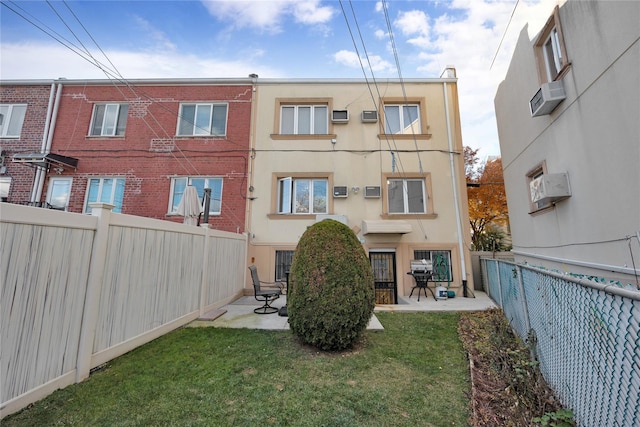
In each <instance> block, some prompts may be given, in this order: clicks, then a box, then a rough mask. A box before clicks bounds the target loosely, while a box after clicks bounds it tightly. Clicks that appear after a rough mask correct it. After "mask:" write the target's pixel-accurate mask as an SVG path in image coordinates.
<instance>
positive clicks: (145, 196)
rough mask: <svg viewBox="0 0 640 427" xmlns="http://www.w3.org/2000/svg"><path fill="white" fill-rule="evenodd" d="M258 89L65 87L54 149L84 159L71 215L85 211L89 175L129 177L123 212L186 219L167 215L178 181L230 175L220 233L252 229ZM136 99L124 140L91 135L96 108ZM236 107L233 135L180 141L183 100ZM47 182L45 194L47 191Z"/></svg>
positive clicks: (217, 221) (217, 220)
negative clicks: (249, 206)
mask: <svg viewBox="0 0 640 427" xmlns="http://www.w3.org/2000/svg"><path fill="white" fill-rule="evenodd" d="M251 96H252V88H251V86H249V85H243V86H212V85H193V86H186V85H171V86H136V87H135V88H134V89H133V90H132V89H130V88H128V87H126V86H119V87H115V86H113V85H105V86H95V85H65V87H64V88H63V92H62V99H61V102H60V108H59V112H58V118H57V123H56V128H55V134H54V139H53V144H52V148H51V151H52V152H54V153H57V154H62V155H64V156H69V157H74V158H77V159H78V169H77V171H75V172H72V171H65V172H63V173H62V175H63V176H64V175H71V176H73V184H72V191H71V199H70V203H69V211H71V212H82V209H83V204H84V200H85V195H86V188H87V182H88V178H90V177H109V176H121V177H124V178H125V179H126V181H125V195H124V202H123V210H122V212H123V213H126V214H131V215H140V216H145V217H150V218H158V219H165V220H171V221H177V222H182V218H181V217H171V216H168V215H167V212H168V205H169V196H170V194H169V191H170V185H171V179H170V178H171V177H172V176H219V177H223V194H222V213H221V215H220V216H214V217H211V219H210V221H209V223H210V224H211V226H212V227H213V228H216V229H219V230H225V231H232V232H236V231H240V232H242V231H244V221H245V210H246V208H245V206H246V198H245V197H246V194H245V192H246V176H247V162H248V153H249V136H250V122H251ZM105 101H114V102H115V101H117V102H122V101H127V102H129V114H128V118H127V125H126V130H125V135H124V136H123V137H95V136H87V135H88V133H89V125H90V122H91V115H92V112H93V105H94V103H97V102H105ZM187 101H203V102H208V101H213V102H218V101H222V102H227V103H228V106H229V107H228V119H227V135H226V137H221V138H214V137H208V138H202V137H197V138H194V137H176V136H175V134H176V127H177V121H178V111H179V106H180V102H187ZM46 185H47V183H45V190H44V191H43V193H46Z"/></svg>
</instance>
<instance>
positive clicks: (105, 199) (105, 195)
mask: <svg viewBox="0 0 640 427" xmlns="http://www.w3.org/2000/svg"><path fill="white" fill-rule="evenodd" d="M123 200H124V178H91V179H89V184H88V186H87V198H86V202H85V204H84V212H85V213H91V207H89V203H95V202H102V203H109V204H112V205H114V206H115V208H113V212H117V213H121V212H122V201H123Z"/></svg>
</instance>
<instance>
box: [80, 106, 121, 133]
mask: <svg viewBox="0 0 640 427" xmlns="http://www.w3.org/2000/svg"><path fill="white" fill-rule="evenodd" d="M101 107H104V111H102V112H101V115H102V117H101V120H100V121H99V123H100V124H99V125H98V124H97V123H98V110H99V109H100V108H101ZM128 114H129V104H127V103H116V102H109V103H98V104H95V105H94V106H93V113H92V114H91V124H90V125H89V136H124V132H125V128H126V126H127V116H128ZM98 126H99V127H98ZM94 127H95V129H94Z"/></svg>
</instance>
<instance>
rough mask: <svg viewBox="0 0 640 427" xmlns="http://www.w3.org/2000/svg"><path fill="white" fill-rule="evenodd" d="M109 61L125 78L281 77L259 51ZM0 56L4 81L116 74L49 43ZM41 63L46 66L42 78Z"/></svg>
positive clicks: (139, 55) (6, 48)
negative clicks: (241, 55)
mask: <svg viewBox="0 0 640 427" xmlns="http://www.w3.org/2000/svg"><path fill="white" fill-rule="evenodd" d="M105 53H106V54H107V56H108V57H109V60H111V62H113V64H115V66H116V67H117V72H119V73H120V74H122V76H123V77H124V78H125V79H138V78H140V79H146V78H192V77H193V78H224V77H243V76H248V75H249V74H250V73H258V74H260V75H268V76H270V77H274V78H277V77H280V76H282V73H281V72H280V71H278V70H275V69H272V68H270V67H269V66H264V65H260V64H258V63H257V62H255V61H254V60H255V58H257V57H260V56H261V52H260V51H256V52H254V53H253V55H251V54H248V55H246V57H245V59H244V60H242V61H238V60H235V61H234V60H228V59H224V58H213V57H203V56H196V55H185V54H181V53H179V52H176V51H171V50H166V51H158V52H131V51H119V50H111V51H109V50H107V51H106V52H105ZM92 54H93V55H94V57H95V58H96V59H97V60H99V61H100V62H102V63H103V64H106V66H108V67H111V66H110V65H109V63H108V61H107V59H106V58H105V57H104V56H103V55H102V54H101V53H100V52H92ZM0 56H2V58H10V60H6V61H5V60H3V61H0V75H2V79H3V80H25V79H43V78H44V79H55V78H59V77H65V78H68V79H105V78H112V77H113V76H114V75H117V72H116V71H114V70H112V72H111V73H110V75H109V76H108V77H107V76H106V75H105V73H104V72H103V71H101V70H100V69H99V68H98V67H96V66H95V65H93V64H91V63H89V62H88V61H86V60H84V59H82V58H81V57H80V56H78V55H77V54H75V53H73V52H71V51H70V50H68V49H67V48H65V47H63V46H61V45H58V44H50V43H44V44H43V43H34V42H26V43H15V44H7V43H3V44H2V45H0ZM42 64H47V69H46V72H44V74H45V75H43V70H42Z"/></svg>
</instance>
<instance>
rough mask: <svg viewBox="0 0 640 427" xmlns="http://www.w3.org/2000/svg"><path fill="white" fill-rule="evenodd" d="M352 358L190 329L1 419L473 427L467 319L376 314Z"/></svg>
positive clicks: (273, 339) (235, 332)
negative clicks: (461, 326)
mask: <svg viewBox="0 0 640 427" xmlns="http://www.w3.org/2000/svg"><path fill="white" fill-rule="evenodd" d="M376 316H377V317H378V319H379V320H380V322H381V323H382V325H383V326H384V328H385V330H384V332H367V333H366V334H365V335H364V337H363V339H362V341H361V342H360V343H359V344H358V345H357V346H356V347H355V348H354V349H352V350H351V351H346V352H340V353H326V352H319V351H317V350H315V349H313V348H310V347H307V346H303V345H301V344H300V343H299V342H298V341H297V339H296V338H295V337H294V336H293V335H292V334H291V332H290V331H261V330H248V329H218V328H182V329H179V330H177V331H175V332H172V333H170V334H168V335H165V336H163V337H161V338H159V339H157V340H155V341H153V342H151V343H149V344H147V345H145V346H143V347H140V348H138V349H136V350H134V351H132V352H130V353H128V354H126V355H124V356H122V357H119V358H118V359H115V360H113V361H111V362H109V363H108V364H106V365H105V366H102V367H101V368H100V369H98V370H96V371H95V372H94V373H92V375H91V377H90V378H89V379H88V380H87V381H85V382H83V383H80V384H76V385H73V386H69V387H67V388H65V389H63V390H59V391H57V392H55V393H54V394H52V395H51V396H49V397H47V398H46V399H44V400H42V401H39V402H37V403H35V404H34V405H32V406H30V407H28V408H26V409H25V410H23V411H21V412H19V413H17V414H14V415H12V416H9V417H7V418H5V419H3V420H2V425H3V427H9V426H27V425H28V426H50V425H77V426H88V425H91V426H136V425H140V426H149V425H153V426H166V425H172V426H253V425H265V424H266V425H275V426H287V425H290V426H465V425H467V420H468V418H469V414H468V409H467V405H468V402H469V398H468V396H469V391H470V385H469V369H468V368H469V365H468V362H467V359H466V356H465V352H464V350H463V348H462V344H461V342H460V340H459V338H458V334H457V326H458V321H459V314H457V313H393V312H391V313H376Z"/></svg>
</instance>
